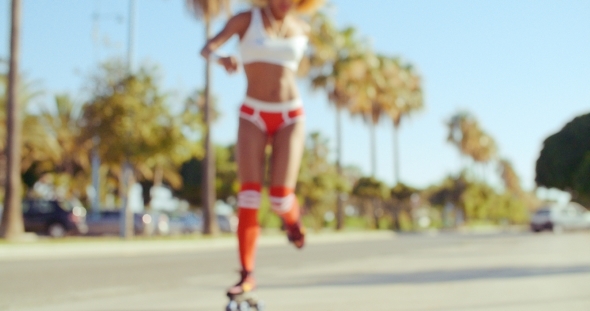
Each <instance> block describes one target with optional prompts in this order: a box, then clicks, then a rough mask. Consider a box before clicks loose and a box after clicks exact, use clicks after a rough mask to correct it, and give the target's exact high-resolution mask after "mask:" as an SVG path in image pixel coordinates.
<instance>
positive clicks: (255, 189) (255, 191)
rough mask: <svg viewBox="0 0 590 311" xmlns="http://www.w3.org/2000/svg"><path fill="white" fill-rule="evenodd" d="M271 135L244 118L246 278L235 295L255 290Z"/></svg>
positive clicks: (240, 147)
mask: <svg viewBox="0 0 590 311" xmlns="http://www.w3.org/2000/svg"><path fill="white" fill-rule="evenodd" d="M266 143H267V135H266V133H264V132H263V131H262V130H260V129H259V128H258V127H256V125H254V124H253V123H251V122H250V121H248V120H245V119H242V118H240V122H239V128H238V142H237V146H236V158H237V163H238V178H239V180H240V183H241V189H240V192H239V194H238V219H239V223H238V230H237V235H238V245H239V255H240V263H241V265H242V278H241V280H240V282H239V283H238V284H237V285H236V286H235V287H233V288H231V289H230V290H229V293H231V294H239V293H240V292H243V291H249V290H251V289H252V288H253V287H254V280H253V278H252V277H251V273H252V271H253V270H254V260H255V256H256V242H257V240H258V235H259V227H258V208H259V205H260V189H261V184H262V180H263V174H264V158H265V157H264V149H265V147H266Z"/></svg>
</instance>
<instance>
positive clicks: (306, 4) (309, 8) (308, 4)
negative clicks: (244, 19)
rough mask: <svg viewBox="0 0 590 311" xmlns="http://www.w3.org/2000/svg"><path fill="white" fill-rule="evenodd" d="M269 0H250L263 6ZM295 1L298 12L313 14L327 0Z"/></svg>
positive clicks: (256, 4)
mask: <svg viewBox="0 0 590 311" xmlns="http://www.w3.org/2000/svg"><path fill="white" fill-rule="evenodd" d="M268 1H269V0H250V3H252V4H253V5H255V6H258V7H263V6H266V5H268ZM293 2H295V11H297V13H307V14H311V13H313V12H315V11H316V10H317V9H319V8H320V7H321V6H322V5H323V4H324V2H325V0H293Z"/></svg>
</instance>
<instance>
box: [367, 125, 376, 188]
mask: <svg viewBox="0 0 590 311" xmlns="http://www.w3.org/2000/svg"><path fill="white" fill-rule="evenodd" d="M369 122H370V124H369V130H370V134H371V177H373V178H375V176H376V175H377V145H376V139H375V123H373V122H372V121H369Z"/></svg>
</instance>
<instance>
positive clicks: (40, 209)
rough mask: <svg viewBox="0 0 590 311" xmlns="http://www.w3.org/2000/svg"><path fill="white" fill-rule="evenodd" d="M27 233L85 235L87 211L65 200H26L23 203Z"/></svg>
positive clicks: (57, 235) (54, 235) (55, 235)
mask: <svg viewBox="0 0 590 311" xmlns="http://www.w3.org/2000/svg"><path fill="white" fill-rule="evenodd" d="M22 209H23V221H24V225H25V231H28V232H35V233H38V234H47V235H49V236H51V237H63V236H65V235H68V234H85V233H86V232H87V231H88V226H87V224H86V209H84V207H82V206H79V205H74V204H72V203H71V202H69V201H65V200H46V199H25V200H24V201H23V202H22Z"/></svg>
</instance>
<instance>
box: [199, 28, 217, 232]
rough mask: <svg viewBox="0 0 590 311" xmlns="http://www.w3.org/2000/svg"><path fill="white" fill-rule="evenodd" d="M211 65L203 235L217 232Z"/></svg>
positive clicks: (207, 76)
mask: <svg viewBox="0 0 590 311" xmlns="http://www.w3.org/2000/svg"><path fill="white" fill-rule="evenodd" d="M205 36H206V38H207V39H209V38H210V37H211V21H210V20H208V19H207V20H205ZM210 65H211V63H210V62H209V60H206V63H205V105H204V106H205V107H204V109H205V159H204V161H203V172H204V174H203V182H202V184H203V196H202V197H203V199H202V203H203V220H204V222H203V234H206V235H211V234H214V233H216V232H217V226H216V222H215V220H216V219H215V197H216V195H215V153H214V150H213V144H212V142H211V117H212V113H211V112H212V111H211V105H210V104H211V96H210V85H211V66H210Z"/></svg>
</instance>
